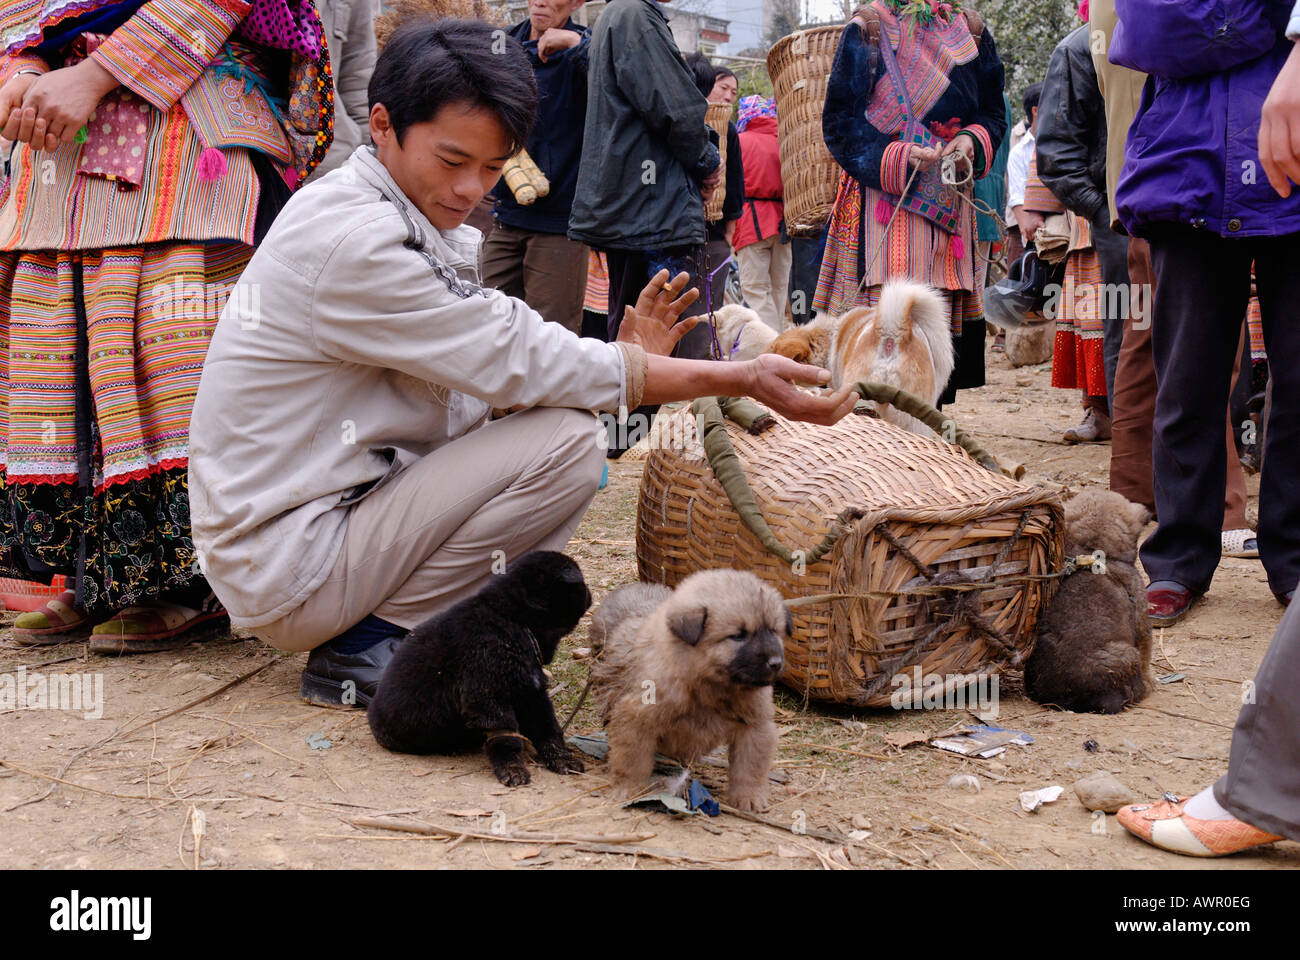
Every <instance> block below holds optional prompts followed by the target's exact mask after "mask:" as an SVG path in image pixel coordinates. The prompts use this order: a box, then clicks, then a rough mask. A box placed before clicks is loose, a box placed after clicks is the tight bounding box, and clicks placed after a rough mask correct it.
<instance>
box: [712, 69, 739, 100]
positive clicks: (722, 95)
mask: <svg viewBox="0 0 1300 960" xmlns="http://www.w3.org/2000/svg"><path fill="white" fill-rule="evenodd" d="M739 92H740V84H738V83H737V82H736V78H735V77H729V76H727V75H726V74H723V75H722V76H720V77H718V79H717V80H715V81H713V92H712V93H710V94H709V101H710V102H712V103H735V102H736V94H738V93H739Z"/></svg>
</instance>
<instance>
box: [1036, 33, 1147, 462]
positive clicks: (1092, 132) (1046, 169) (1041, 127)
mask: <svg viewBox="0 0 1300 960" xmlns="http://www.w3.org/2000/svg"><path fill="white" fill-rule="evenodd" d="M1089 38H1090V34H1089V32H1088V25H1087V24H1086V23H1085V24H1083V25H1082V26H1080V27H1077V28H1075V29H1074V30H1072V31H1071V32H1070V33H1069V34H1068V35H1067V36H1066V37H1065V39H1063V40H1062V41H1061V42H1060V43H1058V44H1057V45H1056V49H1055V50H1053V51H1052V57H1051V59H1050V60H1049V61H1048V65H1047V76H1046V77H1045V78H1044V80H1043V89H1042V93H1041V94H1040V95H1039V103H1038V124H1037V127H1036V129H1035V131H1034V137H1035V141H1036V143H1035V149H1036V151H1037V156H1038V176H1039V179H1041V180H1042V181H1043V183H1044V184H1045V185H1046V186H1047V188H1048V189H1049V190H1051V191H1052V193H1054V194H1055V195H1056V198H1057V199H1058V200H1060V201H1061V203H1063V204H1065V207H1066V209H1067V210H1069V211H1070V212H1071V213H1073V214H1074V215H1075V216H1078V217H1082V218H1083V219H1084V220H1087V221H1088V226H1089V228H1090V229H1091V231H1092V246H1093V249H1094V250H1095V252H1096V255H1097V260H1098V264H1099V266H1100V267H1101V282H1102V287H1103V290H1102V291H1098V292H1097V293H1095V294H1093V295H1092V296H1090V297H1089V298H1088V299H1089V300H1091V301H1092V303H1094V304H1095V305H1096V308H1097V309H1098V310H1099V311H1100V313H1101V316H1100V320H1101V325H1102V364H1103V366H1104V368H1105V387H1106V397H1105V398H1100V399H1101V409H1100V410H1098V411H1095V412H1096V413H1099V414H1100V415H1101V416H1104V417H1105V430H1104V432H1105V433H1106V435H1109V433H1110V417H1109V416H1108V413H1109V406H1108V404H1107V403H1106V398H1109V397H1112V396H1114V394H1115V365H1116V363H1117V362H1118V361H1119V348H1120V344H1121V342H1122V341H1123V339H1124V308H1125V307H1126V306H1127V300H1128V298H1127V296H1118V295H1115V294H1113V293H1112V294H1111V295H1107V294H1106V291H1118V290H1119V289H1120V285H1121V284H1122V285H1123V289H1124V290H1125V292H1127V290H1128V282H1129V279H1128V238H1127V237H1125V236H1122V235H1120V234H1117V233H1115V232H1114V231H1113V230H1111V228H1110V205H1109V203H1108V202H1107V200H1106V105H1105V102H1104V101H1103V100H1102V97H1101V90H1100V89H1099V88H1098V86H1097V72H1096V70H1095V68H1094V67H1093V64H1092V47H1091V45H1090V39H1089ZM1070 385H1071V386H1076V385H1077V386H1083V384H1070ZM1085 392H1086V391H1085ZM1072 432H1073V433H1075V434H1076V435H1077V436H1079V437H1080V439H1084V440H1092V439H1096V435H1097V433H1098V431H1097V427H1096V426H1095V424H1093V423H1090V422H1089V421H1088V420H1086V419H1085V422H1084V423H1082V424H1080V425H1079V426H1078V427H1075V428H1074V430H1073V431H1072ZM1067 439H1069V437H1068V435H1067Z"/></svg>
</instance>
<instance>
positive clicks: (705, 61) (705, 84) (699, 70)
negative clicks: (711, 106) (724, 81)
mask: <svg viewBox="0 0 1300 960" xmlns="http://www.w3.org/2000/svg"><path fill="white" fill-rule="evenodd" d="M686 68H687V69H688V70H690V71H691V76H693V77H694V78H695V86H696V87H698V88H699V91H700V93H702V94H704V96H705V98H706V99H707V98H708V96H709V94H710V93H712V92H713V64H711V63H709V58H708V57H706V56H705V55H704V54H702V53H689V54H687V55H686Z"/></svg>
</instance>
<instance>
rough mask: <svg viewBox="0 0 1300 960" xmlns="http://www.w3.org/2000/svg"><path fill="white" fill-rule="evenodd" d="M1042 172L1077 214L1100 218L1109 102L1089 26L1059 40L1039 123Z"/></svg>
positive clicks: (1103, 203)
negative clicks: (1095, 64)
mask: <svg viewBox="0 0 1300 960" xmlns="http://www.w3.org/2000/svg"><path fill="white" fill-rule="evenodd" d="M1034 137H1035V140H1036V143H1035V150H1036V151H1037V154H1038V176H1039V178H1040V179H1041V180H1042V181H1043V183H1044V185H1046V187H1047V188H1048V189H1049V190H1051V191H1052V193H1054V194H1056V198H1057V199H1058V200H1060V201H1061V202H1062V203H1063V204H1065V206H1066V207H1067V208H1068V209H1069V210H1070V211H1071V212H1073V213H1076V214H1078V215H1079V216H1082V217H1087V218H1088V220H1090V221H1091V220H1095V219H1096V218H1097V215H1098V213H1100V212H1101V211H1102V210H1105V209H1108V208H1107V205H1106V105H1105V102H1104V101H1103V100H1102V98H1101V90H1100V89H1098V87H1097V72H1096V70H1095V69H1093V65H1092V50H1091V47H1090V46H1089V35H1088V26H1087V24H1084V25H1083V26H1080V27H1078V28H1077V29H1075V30H1074V31H1073V32H1072V33H1070V34H1068V35H1067V36H1066V37H1065V39H1064V40H1062V41H1061V42H1060V43H1058V44H1057V45H1056V49H1055V50H1053V51H1052V58H1051V60H1050V61H1049V62H1048V64H1047V77H1046V78H1045V79H1044V80H1043V92H1042V95H1041V96H1040V98H1039V101H1038V124H1037V126H1036V127H1035V128H1034Z"/></svg>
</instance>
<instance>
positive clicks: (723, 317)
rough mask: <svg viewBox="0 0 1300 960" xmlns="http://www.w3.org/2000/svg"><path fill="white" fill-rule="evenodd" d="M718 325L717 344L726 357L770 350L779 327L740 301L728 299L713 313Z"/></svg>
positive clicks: (750, 357)
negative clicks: (760, 316)
mask: <svg viewBox="0 0 1300 960" xmlns="http://www.w3.org/2000/svg"><path fill="white" fill-rule="evenodd" d="M713 322H714V323H715V324H716V325H717V328H718V346H719V347H720V348H721V350H722V359H723V360H753V359H754V358H755V357H756V356H758V355H759V354H760V353H767V351H768V348H769V347H771V346H772V341H773V340H775V339H776V331H775V330H773V329H772V328H771V327H769V326H768V325H767V324H766V323H764V322H763V321H762V320H760V319H759V318H758V314H757V313H756V312H755V311H753V310H751V309H749V307H745V306H741V305H740V304H738V303H728V304H727V305H726V306H724V307H722V309H720V310H717V311H715V312H714V314H713Z"/></svg>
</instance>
